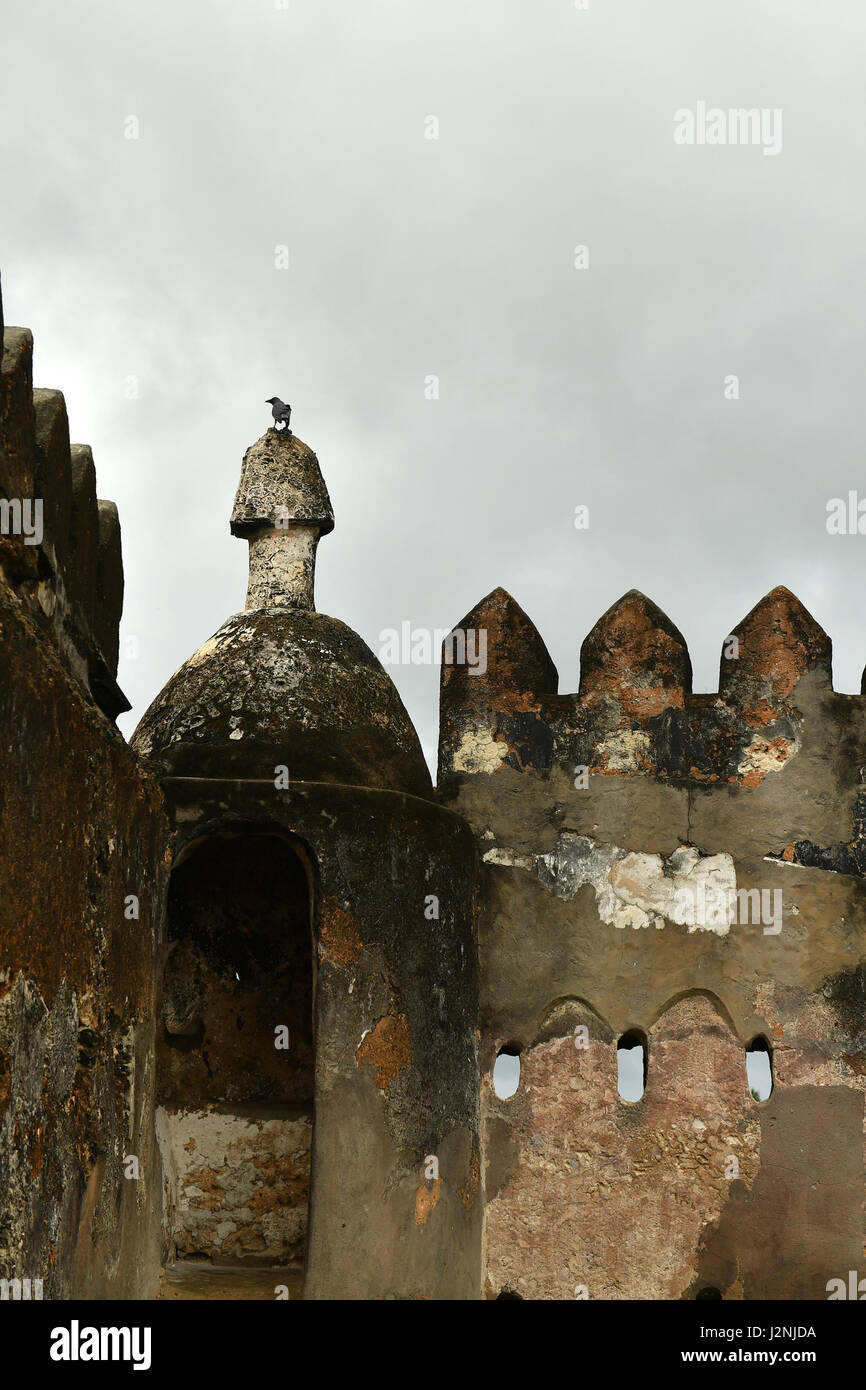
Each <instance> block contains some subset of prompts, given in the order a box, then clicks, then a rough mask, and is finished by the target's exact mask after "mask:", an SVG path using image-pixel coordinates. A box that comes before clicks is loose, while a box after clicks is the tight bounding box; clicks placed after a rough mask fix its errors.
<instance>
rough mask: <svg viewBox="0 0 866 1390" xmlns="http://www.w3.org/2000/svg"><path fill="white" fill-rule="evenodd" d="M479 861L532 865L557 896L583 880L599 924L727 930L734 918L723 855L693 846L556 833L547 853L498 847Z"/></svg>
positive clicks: (730, 866) (733, 888)
mask: <svg viewBox="0 0 866 1390" xmlns="http://www.w3.org/2000/svg"><path fill="white" fill-rule="evenodd" d="M484 862H485V863H486V864H498V865H504V866H507V867H511V868H516V869H524V870H526V871H528V872H532V871H533V870H534V871H535V872H536V873H537V874H538V877H539V879H540V880H541V882H542V883H543V884H544V886H545V887H546V888H547V889H548V891H549V892H551V893H553V894H554V896H555V897H557V898H573V897H574V896H575V894H576V893H577V892H578V891H579V889H581V888H583V887H585V886H587V885H588V886H590V887H591V888H592V889H593V890H594V892H595V901H596V910H597V912H598V915H599V917H600V918H601V920H602V922H605V923H606V924H607V925H608V926H614V927H617V928H620V929H624V928H626V927H633V928H634V929H635V930H639V929H640V928H642V927H650V926H653V927H655V928H656V929H657V930H661V929H662V927H664V925H665V921H669V922H675V923H677V924H678V925H680V926H685V927H688V929H689V931H690V932H693V931H710V932H715V933H716V934H717V935H719V936H727V934H728V932H729V930H730V927H731V925H732V924H733V923H734V922H735V921H736V920H737V906H738V901H737V896H736V895H737V875H736V870H735V868H734V861H733V859H732V858H731V856H730V855H729V854H709V855H704V854H701V852H700V850H698V849H696V848H695V847H694V846H693V845H687V846H683V847H682V848H681V849H678V850H675V852H674V853H673V854H672V855H671V856H670V858H669V859H667V860H664V859H662V857H661V855H660V854H644V853H640V852H635V851H628V850H624V849H621V848H620V847H619V846H618V845H600V844H597V843H596V842H595V841H594V840H590V839H589V838H588V836H585V835H577V834H575V833H574V832H572V831H565V832H563V833H562V834H561V835H560V836H559V838H558V840H557V842H556V846H555V847H554V849H553V850H551V852H550V853H549V854H536V855H520V854H516V853H514V851H513V850H509V849H507V848H505V847H502V846H498V847H497V848H496V849H491V850H488V851H487V853H486V854H485V855H484Z"/></svg>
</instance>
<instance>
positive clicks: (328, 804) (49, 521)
mask: <svg viewBox="0 0 866 1390" xmlns="http://www.w3.org/2000/svg"><path fill="white" fill-rule="evenodd" d="M3 342H4V354H3V367H2V396H0V411H2V448H0V497H2V499H4V502H5V504H6V505H5V506H4V508H3V512H2V521H3V525H2V535H0V569H2V582H0V605H2V606H0V671H2V682H3V700H2V705H0V754H2V770H0V866H2V867H0V872H2V892H0V1277H2V1278H4V1279H7V1280H14V1279H18V1280H21V1281H26V1280H28V1279H29V1280H31V1281H35V1280H37V1279H39V1280H42V1287H43V1289H44V1297H46V1298H68V1297H85V1298H101V1297H111V1296H117V1297H124V1298H152V1297H155V1296H157V1293H158V1291H159V1290H160V1288H161V1287H163V1288H164V1285H165V1279H166V1277H167V1276H168V1275H170V1274H171V1271H172V1270H173V1269H176V1268H178V1267H179V1266H180V1265H190V1264H192V1265H197V1266H198V1267H201V1268H206V1269H207V1270H210V1271H220V1270H229V1269H231V1270H233V1271H237V1270H254V1271H257V1272H258V1274H259V1275H260V1276H261V1279H262V1280H263V1282H264V1284H265V1285H267V1284H268V1282H269V1281H270V1282H271V1283H272V1285H273V1289H276V1288H277V1287H280V1288H281V1289H285V1290H287V1291H288V1292H289V1293H290V1296H292V1297H297V1296H303V1297H305V1298H314V1299H315V1298H362V1299H366V1298H389V1297H396V1298H434V1299H441V1298H460V1299H473V1298H481V1297H485V1298H498V1297H505V1298H523V1299H574V1298H585V1297H588V1298H590V1299H599V1298H601V1299H630V1298H654V1299H684V1298H696V1297H702V1298H711V1297H721V1298H726V1299H747V1300H748V1299H769V1298H783V1299H825V1298H827V1297H828V1293H829V1292H831V1291H832V1290H833V1288H834V1287H835V1285H834V1283H833V1281H843V1282H844V1283H845V1285H846V1286H847V1284H848V1281H849V1272H850V1271H852V1270H853V1271H857V1273H858V1277H862V1276H863V1275H864V1274H866V1260H864V1089H866V915H864V893H863V875H864V870H866V839H864V824H866V781H864V778H866V702H864V698H863V697H862V696H848V695H839V694H836V693H835V692H834V690H833V686H832V673H831V650H830V641H829V639H828V638H827V636H826V634H825V633H824V632H823V631H822V630H821V628H820V627H819V626H818V625H817V624H816V623H815V621H814V620H813V619H812V618H811V616H810V615H809V614H808V613H807V612H806V611H805V610H804V609H803V607H802V605H801V604H800V603H799V602H798V601H797V599H796V598H795V597H794V596H793V595H792V594H790V593H789V592H788V591H787V590H786V589H784V588H777V589H774V590H773V591H772V592H771V593H770V594H768V595H767V596H766V598H764V599H763V600H762V601H761V602H760V603H758V604H757V606H756V607H755V608H754V609H753V610H752V612H751V613H749V614H748V615H747V617H745V618H744V619H743V620H742V621H741V622H740V623H739V624H737V625H736V626H735V627H734V628H732V630H731V633H730V634H728V635H727V636H725V635H724V634H720V643H721V642H722V639H723V638H724V645H723V653H722V659H721V668H720V677H719V689H718V692H717V693H713V694H698V695H695V694H693V693H692V689H691V666H690V661H689V655H688V652H687V650H686V646H685V643H684V641H683V638H682V637H681V635H680V633H679V632H678V631H677V629H676V628H675V627H674V625H673V624H672V623H671V622H670V621H669V619H668V618H667V617H666V616H665V615H664V614H663V613H661V612H660V611H659V609H657V608H656V607H655V605H654V604H652V603H651V602H650V601H649V600H647V599H646V598H644V597H643V596H642V595H641V594H640V593H638V592H636V591H631V592H629V593H627V594H626V595H625V596H624V597H623V598H622V599H621V600H620V601H619V602H618V603H616V604H615V605H614V606H613V607H612V608H611V609H609V610H608V612H607V613H605V614H604V615H603V617H602V618H600V619H599V621H598V623H597V624H596V626H595V628H594V629H593V630H592V632H591V633H590V634H589V636H588V637H587V638H586V639H585V641H584V643H583V646H582V649H581V675H580V688H579V690H578V692H577V693H576V694H572V695H569V694H559V693H558V678H557V672H556V670H555V668H554V666H553V663H552V662H551V659H550V657H549V655H548V653H547V650H546V648H545V645H544V642H543V641H542V639H541V637H540V636H539V634H538V632H537V630H536V629H535V627H534V626H533V624H532V622H531V621H530V619H529V618H528V617H527V616H526V614H525V613H524V612H523V611H522V609H521V608H520V607H519V606H518V605H517V603H515V601H514V600H513V599H512V598H511V597H510V596H509V595H508V594H507V593H505V592H504V591H503V590H501V589H497V590H494V592H493V593H491V594H490V595H488V597H487V598H485V599H483V600H482V601H481V603H480V604H478V606H477V607H476V608H474V609H473V610H472V611H471V612H470V613H469V614H468V615H467V617H466V618H465V619H464V620H463V622H462V623H460V624H458V629H459V630H461V631H464V632H465V631H472V632H473V633H478V632H484V633H485V634H486V663H485V664H484V668H483V669H482V668H481V666H479V665H476V666H475V667H474V668H473V667H471V666H469V665H467V664H466V663H462V664H461V663H460V662H459V661H449V660H448V657H452V656H453V655H454V654H455V652H457V651H459V646H458V644H456V643H455V644H449V643H448V642H446V649H447V651H446V659H445V660H444V661H443V665H442V685H441V732H440V748H439V773H438V779H437V782H438V785H437V787H436V788H434V787H433V786H432V784H431V779H430V776H429V773H428V770H427V767H426V764H425V762H424V758H423V756H422V753H421V748H420V745H419V742H418V738H417V736H416V734H415V731H414V729H413V727H412V724H411V722H410V720H409V717H408V715H407V713H406V710H405V708H404V707H403V704H402V702H401V700H400V698H399V696H398V694H397V691H396V689H395V687H394V685H393V683H392V681H391V679H390V678H389V676H388V675H387V674H386V672H385V670H384V669H383V667H382V665H381V663H380V662H379V660H378V659H377V658H376V657H375V656H374V654H373V653H372V652H371V650H370V649H369V647H368V646H367V645H366V644H365V643H364V642H363V641H362V639H361V638H360V637H359V636H358V635H357V634H356V633H354V632H353V631H352V630H351V629H350V628H348V627H346V625H345V624H344V623H342V622H340V621H339V620H338V619H336V618H331V617H327V616H326V615H324V614H321V613H319V612H317V611H316V609H315V602H314V582H315V565H316V555H317V547H318V543H319V540H320V538H321V537H322V536H326V535H327V534H328V533H329V532H330V531H331V530H333V527H334V518H333V513H332V510H331V503H330V500H329V497H328V492H327V489H326V486H325V483H324V481H323V479H322V475H321V472H320V470H319V465H318V461H317V459H316V456H315V454H314V453H313V452H312V450H311V449H309V448H308V447H307V446H306V445H305V444H303V443H302V442H301V441H300V440H299V439H297V438H296V437H295V436H293V435H290V434H288V433H287V432H284V431H278V430H276V429H269V430H268V431H267V432H266V433H265V434H264V435H263V436H262V438H261V439H259V440H258V441H257V442H256V443H255V444H253V445H252V446H251V447H250V449H248V450H247V453H246V455H245V457H244V460H243V465H242V471H241V479H240V484H239V488H238V493H237V497H236V499H235V504H234V509H233V511H232V513H231V518H230V525H231V530H232V532H233V534H234V535H235V536H237V537H238V538H239V539H240V540H244V541H246V542H247V543H248V545H249V554H250V583H249V590H248V594H247V597H246V601H245V606H241V605H242V604H243V603H244V600H243V595H238V600H239V609H240V611H238V612H237V613H235V614H234V615H233V616H230V617H229V618H228V619H227V620H226V622H225V623H224V624H223V626H222V627H221V628H220V629H219V631H218V632H216V633H215V634H214V635H213V636H211V637H209V638H207V640H205V641H204V642H203V645H202V646H201V647H200V648H199V649H198V651H197V652H195V653H194V654H193V655H192V656H191V657H190V658H189V660H188V661H186V662H185V664H184V665H183V666H182V667H181V668H180V670H179V671H177V672H176V673H175V675H174V676H173V677H172V678H171V680H170V681H169V682H168V684H167V685H166V686H165V688H164V689H163V691H162V692H161V693H160V694H159V695H158V696H157V698H156V699H155V700H154V702H153V704H152V705H151V707H150V708H149V709H148V710H147V712H146V713H145V714H144V716H143V718H142V720H141V722H140V724H139V726H138V729H137V730H136V733H135V735H134V737H133V739H132V741H131V744H129V745H128V744H127V743H126V742H125V741H124V739H123V738H122V737H121V736H120V734H119V733H118V731H117V729H116V728H115V724H114V720H115V719H116V717H117V715H118V713H119V712H121V711H122V710H125V709H127V708H128V705H127V702H126V700H125V698H124V696H123V694H122V692H121V691H120V689H119V688H118V685H117V680H116V677H117V657H118V628H119V622H120V616H121V607H122V597H123V570H122V563H121V552H120V529H119V522H118V517H117V512H116V509H115V508H114V507H113V506H112V504H111V503H108V502H102V501H99V500H97V495H96V474H95V469H94V461H93V458H92V455H91V453H90V450H89V449H88V448H87V447H86V446H84V445H75V444H70V440H69V430H68V424H67V418H66V409H65V405H64V400H63V396H62V395H61V394H60V393H59V392H58V391H46V390H34V389H33V384H32V348H33V343H32V338H31V336H30V334H29V333H28V332H27V330H25V329H16V328H6V329H5V330H4V334H3ZM37 500H38V501H40V502H41V516H42V525H41V527H39V528H36V527H35V526H31V527H30V528H29V531H28V528H27V527H25V525H24V518H25V516H30V517H32V516H33V515H34V512H33V511H32V509H31V511H30V512H29V513H28V512H26V511H25V508H24V503H25V502H28V501H29V502H30V503H35V502H36V501H37ZM15 503H17V504H18V506H17V507H16V506H15V505H14V504H15ZM37 530H38V531H39V532H40V534H38V535H37ZM202 635H203V637H204V636H205V635H206V634H202ZM627 1057H630V1058H631V1059H633V1060H634V1059H636V1070H635V1069H634V1068H633V1070H632V1076H631V1083H630V1084H631V1087H632V1089H631V1090H629V1088H628V1085H627V1084H626V1082H625V1080H624V1077H625V1076H626V1067H625V1059H626V1058H627ZM756 1057H757V1058H758V1060H760V1062H761V1063H762V1066H763V1069H764V1070H763V1075H764V1076H765V1078H766V1082H765V1084H764V1088H763V1089H761V1087H760V1086H758V1085H756V1083H755V1082H754V1080H753V1075H754V1073H752V1072H751V1071H750V1064H751V1062H752V1061H754V1059H755V1058H756ZM503 1059H508V1065H509V1067H510V1071H511V1076H512V1080H511V1084H510V1086H509V1087H507V1088H503V1087H502V1086H500V1085H499V1084H498V1083H496V1084H495V1082H494V1074H495V1073H496V1071H497V1068H498V1067H500V1066H501V1065H502V1062H503ZM270 1296H273V1292H272V1293H271V1294H270Z"/></svg>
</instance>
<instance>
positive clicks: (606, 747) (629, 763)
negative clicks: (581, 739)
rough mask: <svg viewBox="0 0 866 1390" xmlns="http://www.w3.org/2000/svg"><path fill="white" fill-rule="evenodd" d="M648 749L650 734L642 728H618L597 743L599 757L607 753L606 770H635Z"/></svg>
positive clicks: (639, 765)
mask: <svg viewBox="0 0 866 1390" xmlns="http://www.w3.org/2000/svg"><path fill="white" fill-rule="evenodd" d="M649 749H650V736H649V734H647V733H644V731H643V730H642V729H618V730H617V731H616V732H615V733H612V734H611V735H610V736H609V737H608V738H606V739H604V740H603V741H602V742H601V743H600V744H599V745H598V753H599V754H600V755H601V757H602V758H603V757H604V755H605V754H607V763H606V769H607V771H608V772H637V771H638V770H639V768H640V767H641V758H642V756H643V755H645V754H648V753H649Z"/></svg>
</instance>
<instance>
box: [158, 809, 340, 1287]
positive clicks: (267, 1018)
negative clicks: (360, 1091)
mask: <svg viewBox="0 0 866 1390" xmlns="http://www.w3.org/2000/svg"><path fill="white" fill-rule="evenodd" d="M314 901H315V867H314V863H313V860H312V857H311V855H310V853H309V851H308V850H307V848H306V847H305V846H304V845H302V844H301V843H300V842H299V841H297V840H295V839H294V837H291V836H289V835H286V834H285V833H283V832H281V831H279V830H277V829H275V828H273V827H270V826H265V827H261V826H231V827H227V828H224V829H220V830H216V831H214V832H213V833H210V834H207V835H204V836H200V837H199V838H197V839H196V840H194V841H193V842H191V843H190V844H189V845H188V846H186V847H185V849H184V851H183V853H182V854H181V855H180V856H179V857H178V860H177V862H176V863H175V866H174V868H173V870H172V874H171V878H170V882H169V889H168V903H167V913H166V942H165V950H164V953H163V959H162V962H161V971H160V989H159V998H158V1006H157V1020H156V1030H157V1094H158V1100H159V1104H160V1111H159V1115H158V1126H159V1133H160V1141H161V1144H162V1149H163V1160H164V1165H165V1169H166V1173H167V1176H168V1180H169V1181H168V1186H169V1200H168V1212H167V1225H168V1228H169V1236H170V1240H171V1241H172V1242H173V1244H174V1247H175V1250H176V1253H177V1258H178V1259H179V1260H190V1259H196V1260H206V1261H209V1262H211V1263H213V1264H232V1265H235V1266H237V1265H258V1266H273V1267H275V1268H279V1269H281V1270H284V1271H288V1273H287V1274H286V1275H285V1277H284V1278H283V1279H282V1281H281V1282H287V1281H288V1282H291V1279H292V1277H294V1279H295V1282H296V1283H298V1284H299V1283H300V1279H301V1271H302V1269H303V1263H304V1258H305V1253H306V1231H307V1221H308V1208H309V1193H310V1176H311V1175H310V1155H311V1149H312V1125H313V1101H314V1071H315V1052H314V1024H313V1017H314V994H315V963H314V952H313V941H312V921H313V909H314Z"/></svg>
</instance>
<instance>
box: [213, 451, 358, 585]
mask: <svg viewBox="0 0 866 1390" xmlns="http://www.w3.org/2000/svg"><path fill="white" fill-rule="evenodd" d="M333 529H334V513H333V509H332V507H331V499H330V497H329V496H328V489H327V488H326V487H325V482H324V479H323V478H322V474H321V470H320V468H319V461H318V459H317V458H316V455H315V454H314V453H313V451H312V449H310V448H309V447H308V446H307V445H306V444H304V443H303V442H302V441H301V440H300V439H298V437H297V436H296V435H294V434H288V433H286V432H282V431H279V430H275V429H269V430H268V431H267V432H266V433H265V434H263V435H262V437H261V439H257V440H256V442H255V444H251V445H250V447H249V449H247V451H246V453H245V454H244V461H243V466H242V468H241V480H240V483H239V484H238V491H237V496H236V497H235V505H234V509H233V511H232V517H231V531H232V535H233V536H240V537H242V538H243V539H244V540H247V541H249V546H250V583H249V590H248V592H247V602H246V611H247V612H248V613H249V612H252V611H255V610H258V609H262V608H302V609H307V610H308V611H310V612H314V611H315V601H314V585H315V573H316V547H317V546H318V544H319V537H320V536H326V535H327V534H328V532H329V531H333Z"/></svg>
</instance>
